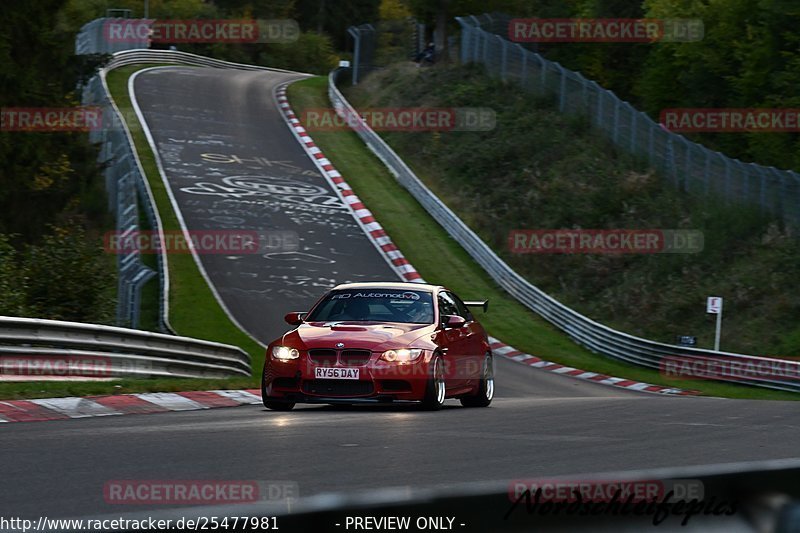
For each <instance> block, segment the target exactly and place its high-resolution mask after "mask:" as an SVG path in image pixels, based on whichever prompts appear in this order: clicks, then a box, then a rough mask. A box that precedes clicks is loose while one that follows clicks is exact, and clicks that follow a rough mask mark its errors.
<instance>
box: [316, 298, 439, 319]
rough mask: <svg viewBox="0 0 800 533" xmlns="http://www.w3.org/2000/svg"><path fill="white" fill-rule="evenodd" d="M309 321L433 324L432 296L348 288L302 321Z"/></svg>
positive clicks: (317, 307) (322, 302)
mask: <svg viewBox="0 0 800 533" xmlns="http://www.w3.org/2000/svg"><path fill="white" fill-rule="evenodd" d="M306 320H308V321H309V322H333V321H342V322H402V323H406V324H431V323H433V297H432V296H431V293H429V292H425V291H408V290H392V289H348V290H340V291H334V292H331V293H330V294H328V295H327V296H326V297H325V299H324V300H322V301H321V302H320V303H319V305H317V306H316V307H315V308H314V309H313V310H312V311H311V313H310V314H309V316H308V318H307V319H306Z"/></svg>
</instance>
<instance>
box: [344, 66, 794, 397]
mask: <svg viewBox="0 0 800 533" xmlns="http://www.w3.org/2000/svg"><path fill="white" fill-rule="evenodd" d="M343 70H344V69H337V70H335V71H333V72H331V74H330V76H329V77H328V96H329V98H330V100H331V103H332V105H333V107H334V108H335V109H336V111H337V113H339V114H343V113H347V114H348V116H353V115H354V114H355V113H357V111H356V110H355V109H354V108H353V107H352V106H351V105H350V103H349V102H348V101H347V100H346V99H345V97H344V96H343V95H342V93H341V92H340V91H339V89H338V88H337V87H336V80H337V77H338V75H339V74H340V73H341V72H343ZM355 131H356V133H357V134H358V136H359V137H361V139H362V140H363V141H364V143H366V145H367V146H368V147H369V148H370V150H372V152H374V153H375V155H376V156H378V158H379V159H380V160H381V161H383V163H384V164H385V165H386V167H387V168H388V169H389V170H390V171H391V173H392V174H394V176H395V178H396V179H397V181H398V182H400V184H401V185H403V187H405V188H406V189H408V191H409V192H410V193H411V194H412V195H413V196H414V198H416V200H417V201H418V202H419V203H420V204H422V206H423V207H424V208H425V210H426V211H428V213H430V215H431V216H432V217H433V218H434V219H435V220H436V221H437V222H438V223H439V224H440V225H441V226H442V227H443V228H444V229H445V230H446V231H447V233H449V234H450V236H451V237H453V239H455V240H456V242H458V243H459V244H460V245H461V246H462V247H463V248H464V249H465V250H466V251H467V252H468V253H469V255H470V256H471V257H472V258H473V259H474V260H475V262H476V263H478V264H479V265H480V266H481V267H482V268H483V269H484V270H485V271H486V272H487V273H488V274H489V275H490V276H491V277H492V279H494V281H495V282H496V283H497V284H498V285H500V286H501V287H502V288H503V289H504V290H506V291H507V292H508V293H509V294H510V295H511V296H513V297H514V298H516V299H517V300H518V301H520V302H521V303H522V304H524V305H525V306H526V307H528V308H529V309H531V310H532V311H534V312H536V313H537V314H539V315H541V316H542V317H543V318H544V319H545V320H547V321H548V322H550V323H552V324H553V325H554V326H556V327H557V328H559V329H560V330H562V331H564V332H565V333H566V334H567V335H569V336H570V338H572V340H574V341H575V342H576V343H578V344H580V345H582V346H585V347H586V348H588V349H589V350H591V351H593V352H595V353H599V354H603V355H606V356H609V357H613V358H614V359H620V360H622V361H625V362H628V363H633V364H636V365H641V366H646V367H649V368H654V369H661V367H662V363H663V360H664V358H666V357H670V356H680V357H685V358H687V359H689V358H699V357H704V358H713V360H716V361H727V362H730V363H731V365H733V363H738V364H739V365H740V368H752V369H756V370H758V369H763V372H761V373H762V374H766V375H763V376H761V375H759V376H755V377H748V378H741V379H735V382H737V383H744V384H748V385H755V386H759V387H766V388H771V389H779V390H786V391H792V392H800V363H799V362H797V361H793V360H782V359H772V358H766V357H756V356H751V355H744V354H736V353H728V352H715V351H713V350H703V349H699V348H688V347H682V346H673V345H669V344H663V343H659V342H655V341H651V340H647V339H642V338H640V337H635V336H633V335H628V334H627V333H623V332H621V331H617V330H614V329H612V328H609V327H607V326H604V325H603V324H600V323H598V322H595V321H594V320H591V319H590V318H588V317H585V316H583V315H581V314H580V313H578V312H577V311H574V310H573V309H570V308H569V307H567V306H565V305H564V304H562V303H560V302H558V301H557V300H555V299H554V298H552V297H551V296H549V295H547V294H546V293H544V292H543V291H542V290H541V289H539V288H538V287H536V286H535V285H533V284H531V283H530V282H528V281H527V280H525V279H524V278H523V277H522V276H520V275H519V274H517V273H516V272H514V271H513V270H512V269H511V268H510V267H509V266H508V265H507V264H506V263H505V262H504V261H503V260H502V259H500V258H499V257H498V256H497V254H495V253H494V251H492V249H491V248H489V246H487V245H486V243H484V242H483V241H482V240H481V239H480V237H478V236H477V235H476V234H475V233H474V232H473V231H472V230H471V229H469V227H468V226H467V225H466V224H464V222H462V221H461V219H459V218H458V216H456V214H455V213H453V211H451V210H450V209H449V208H448V207H447V206H446V205H445V204H444V203H443V202H442V201H441V200H439V199H438V198H437V197H436V195H435V194H433V192H431V190H430V189H428V187H426V186H425V184H424V183H423V182H422V181H421V180H420V179H419V178H418V177H417V176H416V175H415V174H414V172H413V171H412V170H411V169H410V168H409V167H408V165H406V164H405V162H403V160H402V159H401V158H400V157H399V156H398V155H397V154H396V153H395V152H394V150H392V149H391V148H390V147H389V145H388V144H386V142H384V140H383V139H381V138H380V136H378V135H377V134H376V133H375V132H374V131H373V130H372V129H371V128H370V127H369V126H368V125H366V124H360V125H359V127H358V128H357V129H355ZM776 368H777V369H780V371H779V372H775V371H774V369H776ZM770 369H773V370H770Z"/></svg>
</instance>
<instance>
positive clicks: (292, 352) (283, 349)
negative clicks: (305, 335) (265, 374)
mask: <svg viewBox="0 0 800 533" xmlns="http://www.w3.org/2000/svg"><path fill="white" fill-rule="evenodd" d="M272 357H274V358H275V359H280V360H281V361H288V360H290V359H297V358H298V357H300V352H299V351H297V349H296V348H289V347H288V346H273V347H272Z"/></svg>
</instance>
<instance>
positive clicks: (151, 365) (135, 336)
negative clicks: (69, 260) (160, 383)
mask: <svg viewBox="0 0 800 533" xmlns="http://www.w3.org/2000/svg"><path fill="white" fill-rule="evenodd" d="M76 362H77V363H80V364H82V365H83V367H84V371H81V369H80V368H77V370H76V367H73V368H71V369H69V370H64V367H65V366H66V365H68V364H69V365H72V364H75V363H76ZM26 369H27V370H31V372H30V374H32V375H35V376H40V375H45V376H46V375H53V376H59V377H62V376H63V374H64V373H67V374H69V376H70V377H75V376H80V375H90V376H94V377H123V376H126V377H187V378H227V377H235V376H249V375H250V373H251V372H250V356H249V355H248V354H247V353H246V352H245V351H244V350H242V349H241V348H238V347H236V346H230V345H227V344H220V343H216V342H210V341H204V340H198V339H191V338H188V337H179V336H174V335H164V334H161V333H152V332H148V331H140V330H135V329H125V328H118V327H113V326H100V325H95V324H82V323H78V322H61V321H57V320H43V319H35V318H18V317H7V316H0V377H14V376H15V375H20V374H21V375H25V374H26V372H25V370H26Z"/></svg>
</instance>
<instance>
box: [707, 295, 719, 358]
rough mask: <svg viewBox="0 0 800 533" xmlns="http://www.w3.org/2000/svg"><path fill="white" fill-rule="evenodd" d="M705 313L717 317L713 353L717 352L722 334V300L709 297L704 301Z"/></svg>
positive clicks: (717, 297) (716, 297)
mask: <svg viewBox="0 0 800 533" xmlns="http://www.w3.org/2000/svg"><path fill="white" fill-rule="evenodd" d="M706 313H708V314H711V315H717V333H716V335H715V336H714V351H715V352H718V351H719V336H720V333H722V298H720V297H719V296H709V297H708V300H707V301H706Z"/></svg>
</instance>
